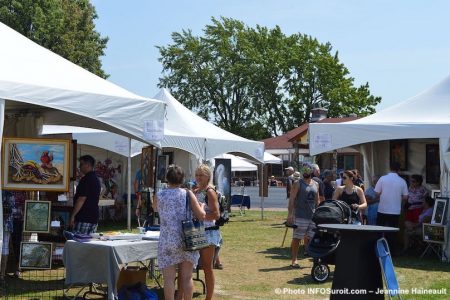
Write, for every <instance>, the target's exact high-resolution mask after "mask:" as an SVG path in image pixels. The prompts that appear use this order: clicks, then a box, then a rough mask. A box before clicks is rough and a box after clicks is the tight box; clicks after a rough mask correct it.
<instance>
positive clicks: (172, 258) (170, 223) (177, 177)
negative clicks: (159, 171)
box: [153, 165, 205, 299]
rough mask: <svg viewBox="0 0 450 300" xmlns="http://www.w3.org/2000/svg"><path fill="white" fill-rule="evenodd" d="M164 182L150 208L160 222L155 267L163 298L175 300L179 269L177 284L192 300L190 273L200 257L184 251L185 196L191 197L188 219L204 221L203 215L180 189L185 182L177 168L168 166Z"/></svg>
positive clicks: (192, 195) (200, 208) (197, 206)
mask: <svg viewBox="0 0 450 300" xmlns="http://www.w3.org/2000/svg"><path fill="white" fill-rule="evenodd" d="M166 179H167V181H168V188H167V189H165V190H162V191H160V192H159V193H158V194H157V197H156V199H155V201H154V202H153V208H154V209H155V210H156V211H158V212H159V218H160V236H159V243H158V267H159V268H160V269H161V270H162V273H163V276H164V298H165V299H174V296H175V284H174V283H175V277H176V270H177V268H178V280H179V281H180V283H181V288H182V290H183V293H184V299H192V292H193V282H192V269H193V268H194V267H196V266H197V261H198V258H199V253H198V251H192V252H188V251H184V250H183V237H182V234H183V233H182V228H181V221H183V220H185V219H186V193H189V197H190V205H191V209H192V212H193V214H191V215H193V216H195V217H196V218H197V219H199V220H203V219H204V218H205V211H204V209H203V205H201V204H199V203H198V201H197V199H196V198H195V196H194V194H193V193H192V192H191V191H187V190H185V189H182V188H180V186H181V184H183V182H184V172H183V170H182V169H181V168H180V167H179V166H176V165H171V166H169V168H168V170H167V173H166Z"/></svg>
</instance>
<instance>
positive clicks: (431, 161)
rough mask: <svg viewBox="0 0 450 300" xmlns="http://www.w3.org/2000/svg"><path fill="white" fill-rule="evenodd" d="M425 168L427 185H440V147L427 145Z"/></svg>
mask: <svg viewBox="0 0 450 300" xmlns="http://www.w3.org/2000/svg"><path fill="white" fill-rule="evenodd" d="M425 166H426V169H425V181H426V183H431V184H439V180H440V178H441V165H440V158H439V145H437V144H427V145H426V146H425Z"/></svg>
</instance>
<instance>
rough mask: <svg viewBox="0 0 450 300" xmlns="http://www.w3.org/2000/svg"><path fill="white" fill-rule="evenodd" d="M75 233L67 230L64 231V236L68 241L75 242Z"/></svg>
mask: <svg viewBox="0 0 450 300" xmlns="http://www.w3.org/2000/svg"><path fill="white" fill-rule="evenodd" d="M73 235H74V234H73V233H72V232H70V231H67V230H64V231H63V236H64V238H65V239H66V240H67V241H70V240H73Z"/></svg>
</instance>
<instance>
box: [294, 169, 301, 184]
mask: <svg viewBox="0 0 450 300" xmlns="http://www.w3.org/2000/svg"><path fill="white" fill-rule="evenodd" d="M301 176H302V174H300V172H297V171H295V172H294V174H293V175H292V177H293V178H294V182H297V181H299V180H300V177H301Z"/></svg>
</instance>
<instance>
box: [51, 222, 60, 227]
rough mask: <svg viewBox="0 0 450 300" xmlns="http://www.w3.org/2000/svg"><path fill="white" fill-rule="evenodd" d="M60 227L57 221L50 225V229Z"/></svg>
mask: <svg viewBox="0 0 450 300" xmlns="http://www.w3.org/2000/svg"><path fill="white" fill-rule="evenodd" d="M60 226H61V222H59V221H52V222H51V223H50V227H60Z"/></svg>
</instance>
